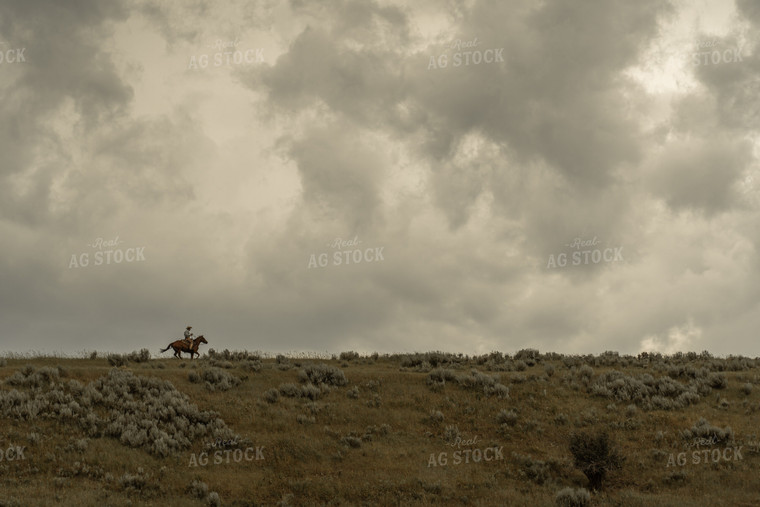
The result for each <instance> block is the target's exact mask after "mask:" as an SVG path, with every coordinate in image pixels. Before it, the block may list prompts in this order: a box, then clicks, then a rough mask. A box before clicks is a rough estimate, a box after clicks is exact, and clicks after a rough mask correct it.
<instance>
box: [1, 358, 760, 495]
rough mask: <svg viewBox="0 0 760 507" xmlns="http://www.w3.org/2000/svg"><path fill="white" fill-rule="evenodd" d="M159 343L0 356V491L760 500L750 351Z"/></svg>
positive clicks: (757, 393) (758, 377)
mask: <svg viewBox="0 0 760 507" xmlns="http://www.w3.org/2000/svg"><path fill="white" fill-rule="evenodd" d="M168 355H169V354H168V353H167V354H166V355H165V356H164V357H163V358H160V357H159V358H151V357H150V354H148V353H147V351H141V352H135V353H132V354H128V355H111V356H109V357H100V356H97V355H95V354H93V355H92V356H88V355H85V357H83V358H59V357H44V356H39V357H7V358H5V359H0V449H2V452H3V458H2V461H0V483H1V484H2V487H1V488H0V506H5V505H19V506H21V505H23V506H27V505H32V506H36V505H82V506H104V505H108V506H111V505H112V506H117V505H156V506H159V505H160V506H191V505H198V506H201V505H234V506H247V505H530V506H543V505H546V506H553V505H567V506H571V505H579V506H581V505H616V506H628V505H631V506H645V505H658V506H662V507H665V506H682V505H697V506H714V505H727V506H729V505H730V506H751V505H760V458H758V454H759V453H760V448H759V447H758V438H757V433H758V421H759V420H760V386H759V385H758V384H760V359H749V358H743V357H729V358H713V357H711V356H710V355H709V354H707V353H702V354H694V353H689V354H676V355H674V356H661V355H659V354H657V355H647V354H641V355H639V356H638V357H633V356H619V355H618V354H616V353H610V352H608V353H605V354H602V355H599V356H590V355H589V356H563V355H560V354H552V353H549V354H540V353H538V351H535V350H531V349H528V350H522V351H520V352H518V353H516V354H514V355H511V356H510V355H506V354H502V353H492V354H488V355H485V356H477V357H467V356H462V355H452V354H444V353H435V352H431V353H424V354H403V355H380V356H378V355H377V354H374V355H372V356H359V355H358V354H355V353H352V352H347V353H342V354H341V355H340V356H339V357H333V358H332V359H319V358H303V357H300V358H299V357H284V356H277V357H276V358H271V357H262V356H260V355H258V354H254V353H248V352H229V351H224V352H214V351H213V349H209V350H208V353H206V354H204V356H203V357H202V358H201V359H196V360H193V361H190V360H189V359H187V358H185V359H183V360H178V359H174V358H171V359H170V358H168V357H166V356H168ZM605 434H606V435H608V439H606V440H605V438H604V435H605ZM571 442H573V443H574V444H573V445H574V446H573V449H574V450H575V451H576V452H575V454H574V453H573V452H571ZM584 464H585V467H584ZM584 470H585V471H586V472H588V474H590V475H587V474H584ZM594 471H596V472H598V473H597V474H596V475H594ZM591 476H593V477H595V482H594V483H591V482H590V481H589V477H591ZM594 486H597V487H596V488H594Z"/></svg>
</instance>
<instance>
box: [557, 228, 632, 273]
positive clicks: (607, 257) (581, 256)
mask: <svg viewBox="0 0 760 507" xmlns="http://www.w3.org/2000/svg"><path fill="white" fill-rule="evenodd" d="M597 245H599V240H598V239H597V237H596V236H594V238H593V239H582V238H575V239H574V240H573V241H572V242H570V243H568V244H566V245H565V246H566V247H568V248H573V249H575V251H574V252H571V253H570V259H569V260H570V262H571V263H572V265H573V266H580V265H587V264H599V263H600V262H602V261H604V262H624V261H625V259H623V247H622V246H618V247H612V248H604V249H601V248H589V247H595V246H597ZM581 248H584V250H581ZM586 248H588V249H586ZM567 265H568V256H567V253H564V252H563V253H560V254H557V255H556V257H555V255H554V254H549V262H548V263H547V264H546V267H547V268H558V267H560V268H564V267H565V266H567Z"/></svg>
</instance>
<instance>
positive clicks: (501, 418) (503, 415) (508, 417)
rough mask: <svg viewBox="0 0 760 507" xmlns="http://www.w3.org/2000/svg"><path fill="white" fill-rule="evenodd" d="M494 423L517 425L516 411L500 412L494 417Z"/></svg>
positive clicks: (511, 409)
mask: <svg viewBox="0 0 760 507" xmlns="http://www.w3.org/2000/svg"><path fill="white" fill-rule="evenodd" d="M496 422H497V423H498V424H507V425H509V426H514V425H515V423H517V411H516V410H515V409H513V408H510V409H509V410H501V411H500V412H499V413H498V414H497V415H496Z"/></svg>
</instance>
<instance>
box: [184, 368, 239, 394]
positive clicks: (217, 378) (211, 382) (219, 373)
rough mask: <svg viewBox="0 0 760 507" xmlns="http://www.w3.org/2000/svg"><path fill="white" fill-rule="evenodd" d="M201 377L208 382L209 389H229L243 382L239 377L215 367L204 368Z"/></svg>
mask: <svg viewBox="0 0 760 507" xmlns="http://www.w3.org/2000/svg"><path fill="white" fill-rule="evenodd" d="M191 373H192V372H191ZM200 378H201V380H204V381H205V382H206V388H207V389H208V390H209V391H215V390H219V391H228V390H230V389H232V388H233V387H235V386H237V385H239V384H240V383H241V382H242V381H241V380H240V379H239V378H238V377H235V376H233V375H230V374H229V373H227V372H226V371H224V370H222V369H219V368H213V367H212V368H208V369H205V370H202V371H201V373H200Z"/></svg>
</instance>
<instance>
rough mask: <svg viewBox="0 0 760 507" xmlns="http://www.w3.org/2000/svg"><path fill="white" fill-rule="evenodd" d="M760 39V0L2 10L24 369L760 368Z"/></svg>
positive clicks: (33, 0)
mask: <svg viewBox="0 0 760 507" xmlns="http://www.w3.org/2000/svg"><path fill="white" fill-rule="evenodd" d="M759 46H760V8H759V7H758V5H757V2H754V1H751V0H737V1H736V2H735V3H734V2H728V1H724V0H689V1H686V0H681V1H675V0H674V1H671V2H663V1H659V0H651V1H649V0H643V1H638V2H630V1H627V0H617V1H608V2H594V1H577V2H570V3H568V2H565V1H562V0H546V1H536V0H511V1H509V2H504V1H500V0H467V1H455V0H448V1H433V0H425V1H418V2H404V1H384V0H374V1H369V0H340V1H335V2H317V1H307V0H291V1H289V2H284V1H260V2H248V1H242V0H241V1H225V2H221V1H202V0H195V1H191V2H188V1H179V0H176V1H173V2H169V1H160V2H158V1H155V0H154V1H148V0H121V1H114V2H105V3H104V2H98V1H96V0H76V1H73V0H72V1H67V2H57V1H54V0H27V1H25V2H3V3H0V51H2V54H3V60H2V62H1V63H0V153H2V157H1V158H0V234H1V235H2V243H3V248H2V254H0V308H1V310H0V312H1V313H0V315H1V320H2V323H3V336H2V350H3V351H5V352H28V351H42V352H63V353H67V354H75V353H78V352H80V351H84V350H93V349H95V350H101V351H106V350H109V351H131V350H137V349H140V348H143V347H145V348H148V349H150V350H151V351H152V352H156V350H157V348H158V347H159V346H160V347H164V346H166V344H168V343H169V341H171V340H174V339H178V338H180V337H181V334H182V331H183V330H184V328H185V326H187V325H192V326H193V330H194V331H195V332H196V334H204V335H205V336H206V337H207V338H208V340H209V347H213V348H216V349H217V350H221V349H224V348H228V349H248V350H263V351H269V352H288V351H293V352H295V351H318V352H320V351H328V352H335V353H337V352H340V351H343V350H357V351H361V352H372V351H378V352H403V351H415V350H416V351H426V350H445V351H452V352H463V353H466V354H481V353H487V352H490V351H492V350H502V351H507V352H512V351H515V350H518V349H521V348H528V347H530V348H537V349H539V350H541V351H557V352H564V353H599V352H602V351H605V350H615V351H619V352H621V353H634V354H635V353H638V352H640V351H642V350H658V351H662V352H668V353H671V352H675V351H678V350H682V351H689V350H694V351H697V352H699V351H702V350H709V351H711V352H713V353H715V354H719V355H726V354H744V355H750V356H757V355H759V354H760V344H758V340H757V329H758V328H760V213H759V212H760V198H758V191H760V163H759V160H760V142H759V139H760V137H759V135H758V134H759V133H760V58H758V57H757V56H756V55H757V54H758V50H759V49H760V47H759ZM338 239H339V241H337V242H336V240H338ZM354 243H356V244H354ZM356 250H358V253H355V252H354V251H356ZM357 261H360V262H357ZM338 262H340V264H339V265H338ZM85 264H86V265H85Z"/></svg>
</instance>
